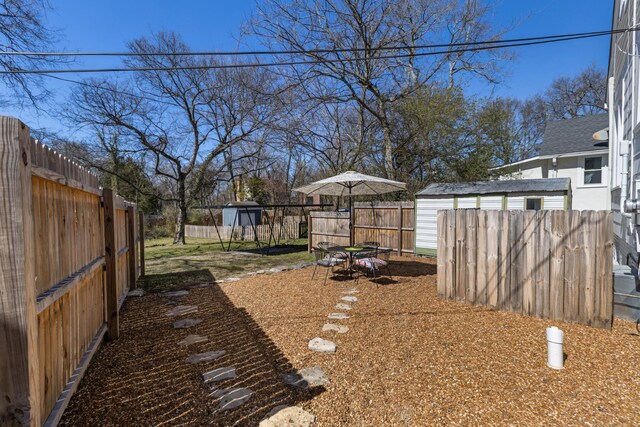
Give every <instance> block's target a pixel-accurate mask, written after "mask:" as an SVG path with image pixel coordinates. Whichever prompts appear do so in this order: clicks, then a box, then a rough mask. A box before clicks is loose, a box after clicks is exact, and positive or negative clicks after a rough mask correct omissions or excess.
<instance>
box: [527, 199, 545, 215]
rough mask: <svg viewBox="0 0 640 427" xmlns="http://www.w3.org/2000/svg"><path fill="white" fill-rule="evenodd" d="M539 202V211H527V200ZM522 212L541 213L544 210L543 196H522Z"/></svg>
mask: <svg viewBox="0 0 640 427" xmlns="http://www.w3.org/2000/svg"><path fill="white" fill-rule="evenodd" d="M536 199H537V200H540V209H527V201H528V200H536ZM524 210H525V211H534V212H537V211H542V210H544V196H524Z"/></svg>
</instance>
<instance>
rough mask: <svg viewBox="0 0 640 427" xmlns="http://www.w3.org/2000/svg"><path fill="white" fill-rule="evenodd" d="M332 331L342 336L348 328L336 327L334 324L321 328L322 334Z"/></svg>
mask: <svg viewBox="0 0 640 427" xmlns="http://www.w3.org/2000/svg"><path fill="white" fill-rule="evenodd" d="M327 331H334V332H337V333H339V334H344V333H346V332H348V331H349V327H348V326H346V325H336V324H334V323H325V324H324V326H323V327H322V332H327Z"/></svg>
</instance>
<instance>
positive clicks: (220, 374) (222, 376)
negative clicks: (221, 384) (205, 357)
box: [202, 368, 238, 384]
mask: <svg viewBox="0 0 640 427" xmlns="http://www.w3.org/2000/svg"><path fill="white" fill-rule="evenodd" d="M237 377H238V375H237V374H236V368H218V369H214V370H213V371H209V372H205V373H204V374H202V379H203V380H204V382H205V384H206V383H212V382H216V381H222V380H232V379H235V378H237Z"/></svg>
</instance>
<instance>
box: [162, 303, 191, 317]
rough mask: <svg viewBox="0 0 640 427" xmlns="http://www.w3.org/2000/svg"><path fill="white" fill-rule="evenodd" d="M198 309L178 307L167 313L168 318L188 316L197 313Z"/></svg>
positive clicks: (188, 306)
mask: <svg viewBox="0 0 640 427" xmlns="http://www.w3.org/2000/svg"><path fill="white" fill-rule="evenodd" d="M197 312H198V307H197V306H195V305H177V306H175V307H173V308H172V309H171V310H169V311H167V316H170V317H176V316H184V315H186V314H192V313H197Z"/></svg>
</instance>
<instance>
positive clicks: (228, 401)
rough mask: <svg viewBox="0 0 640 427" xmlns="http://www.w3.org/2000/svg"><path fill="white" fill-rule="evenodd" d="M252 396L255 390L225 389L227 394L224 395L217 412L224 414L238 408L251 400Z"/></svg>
mask: <svg viewBox="0 0 640 427" xmlns="http://www.w3.org/2000/svg"><path fill="white" fill-rule="evenodd" d="M252 394H253V390H251V389H249V388H231V389H225V393H224V394H223V395H222V399H220V403H219V404H218V407H217V408H216V411H218V412H223V411H228V410H230V409H234V408H237V407H238V406H240V405H242V404H243V403H245V402H246V401H247V400H249V399H251V395H252Z"/></svg>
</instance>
